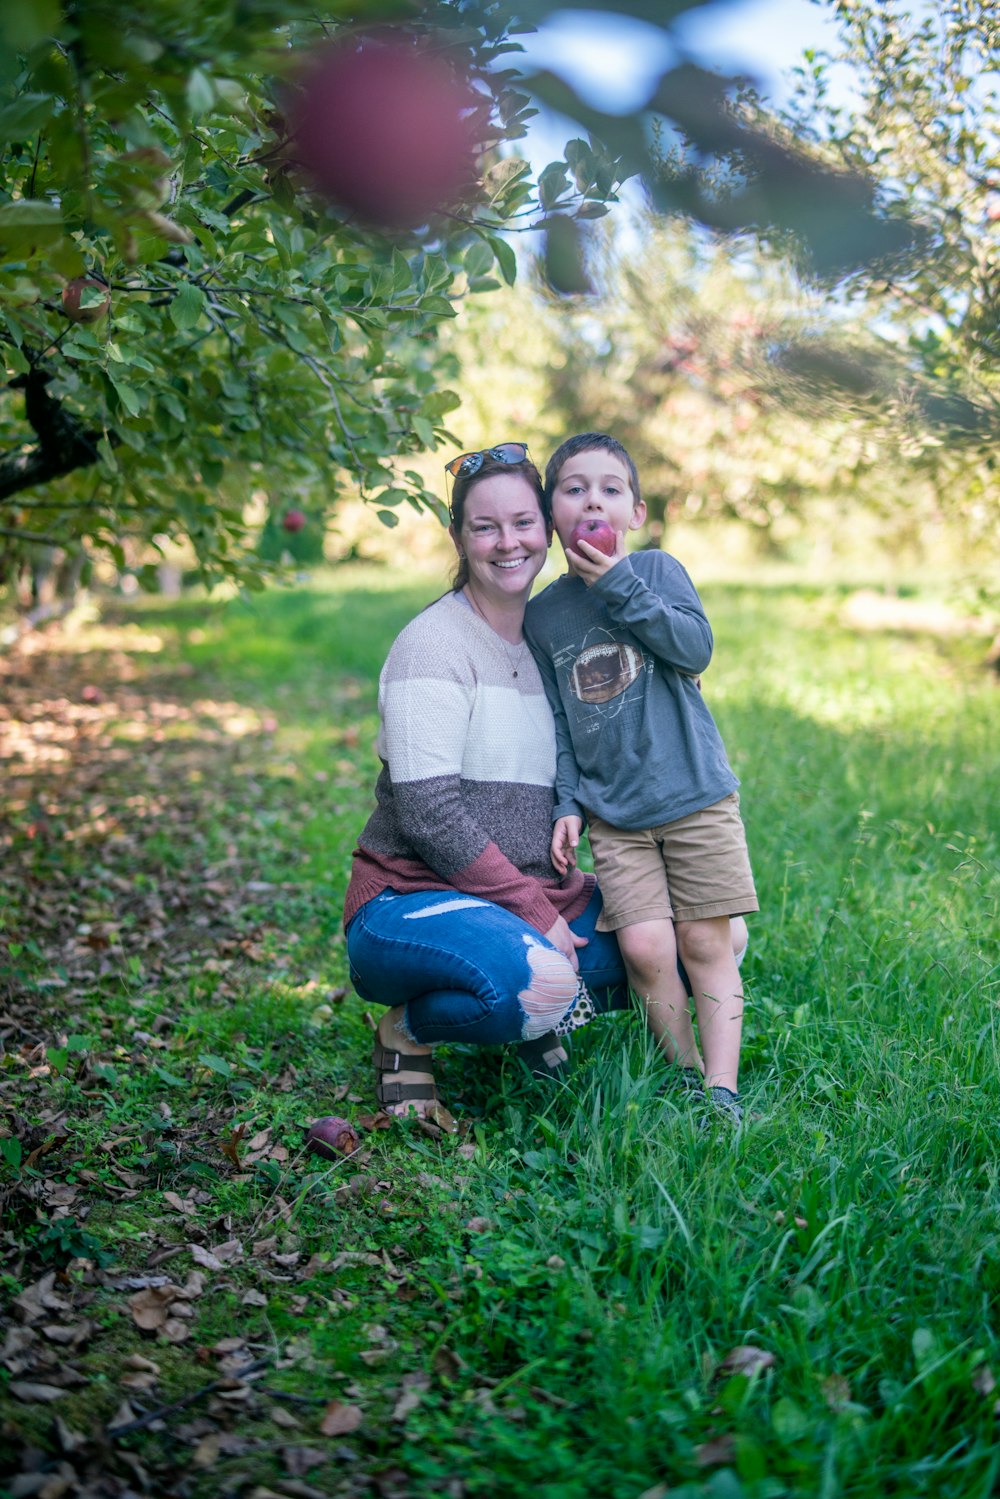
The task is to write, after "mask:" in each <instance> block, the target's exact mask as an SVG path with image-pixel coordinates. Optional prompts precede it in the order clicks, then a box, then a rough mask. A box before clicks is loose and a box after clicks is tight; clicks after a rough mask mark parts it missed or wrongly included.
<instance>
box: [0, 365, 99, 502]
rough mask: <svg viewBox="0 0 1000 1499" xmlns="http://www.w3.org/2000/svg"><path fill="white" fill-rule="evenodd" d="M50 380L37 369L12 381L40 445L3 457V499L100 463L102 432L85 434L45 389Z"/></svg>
mask: <svg viewBox="0 0 1000 1499" xmlns="http://www.w3.org/2000/svg"><path fill="white" fill-rule="evenodd" d="M51 378H52V377H51V376H50V375H47V374H46V373H45V372H44V371H43V370H40V369H37V368H36V369H32V370H29V372H28V373H27V374H26V375H18V376H17V377H16V378H15V379H13V380H12V381H11V382H10V385H11V388H12V389H14V388H20V389H22V390H23V391H24V410H25V415H26V416H27V418H28V421H29V422H30V424H31V426H32V427H33V428H34V431H35V434H36V436H37V437H38V445H37V447H34V448H29V449H28V451H27V452H17V453H9V454H8V455H7V456H6V457H5V458H0V500H2V499H5V498H6V497H7V496H8V495H11V494H18V493H19V492H20V491H21V490H22V489H33V488H34V487H35V485H37V484H48V483H50V482H51V480H53V479H61V478H62V477H63V475H64V474H71V473H73V472H74V470H75V469H78V468H88V467H89V466H90V464H92V463H96V462H97V459H98V452H97V444H98V442H99V440H100V437H101V433H100V432H87V431H85V430H84V428H83V426H82V425H81V423H80V422H79V420H78V419H77V417H75V416H73V415H72V414H71V413H70V412H68V411H65V410H64V409H63V407H62V406H61V405H60V403H59V402H58V401H57V400H56V399H55V398H54V397H53V396H50V395H49V393H48V391H47V390H46V388H45V387H46V386H47V385H48V383H49V381H50V379H51ZM109 440H113V438H112V439H109Z"/></svg>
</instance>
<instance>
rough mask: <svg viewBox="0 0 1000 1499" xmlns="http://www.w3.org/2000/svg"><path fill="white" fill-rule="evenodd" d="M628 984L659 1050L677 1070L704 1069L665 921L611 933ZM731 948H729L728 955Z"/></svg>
mask: <svg viewBox="0 0 1000 1499" xmlns="http://www.w3.org/2000/svg"><path fill="white" fill-rule="evenodd" d="M615 935H616V937H617V938H618V946H619V948H620V949H621V955H622V958H623V959H624V961H625V967H626V968H627V969H628V977H629V983H630V984H631V986H632V988H633V989H634V990H635V992H636V994H638V996H639V998H640V999H641V1000H642V1002H643V1005H644V1006H645V1010H646V1019H647V1021H648V1024H649V1028H650V1030H651V1031H652V1033H653V1035H654V1036H655V1037H656V1040H657V1042H658V1044H659V1047H660V1050H661V1051H662V1052H663V1054H664V1056H665V1057H666V1058H667V1060H668V1061H670V1062H677V1063H678V1064H679V1065H680V1066H681V1067H696V1068H697V1069H698V1071H699V1072H702V1071H703V1070H704V1065H703V1063H702V1060H701V1057H700V1055H699V1053H698V1043H697V1042H696V1041H695V1038H694V1026H693V1025H692V1023H691V1005H690V1001H689V999H688V996H687V994H686V993H685V991H684V984H683V982H682V981H681V976H680V974H679V973H678V972H677V942H676V938H675V936H674V924H673V922H672V921H669V920H656V921H637V922H636V923H635V924H634V925H632V926H625V927H619V929H618V931H617V932H616V933H615ZM731 955H732V949H731V948H730V956H731Z"/></svg>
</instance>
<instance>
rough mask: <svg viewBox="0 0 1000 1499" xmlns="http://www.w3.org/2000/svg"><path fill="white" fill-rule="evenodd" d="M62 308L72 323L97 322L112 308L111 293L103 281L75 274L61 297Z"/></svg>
mask: <svg viewBox="0 0 1000 1499" xmlns="http://www.w3.org/2000/svg"><path fill="white" fill-rule="evenodd" d="M60 300H61V302H62V310H63V312H64V313H65V314H66V316H67V317H68V318H69V320H70V322H72V323H96V322H99V321H100V319H101V318H102V317H106V316H107V314H108V312H109V311H110V310H111V293H110V292H109V291H108V288H107V287H106V286H105V285H104V284H103V282H101V281H92V280H91V279H90V277H89V276H74V277H73V279H72V281H67V282H66V285H65V286H64V287H63V289H62V295H61V298H60Z"/></svg>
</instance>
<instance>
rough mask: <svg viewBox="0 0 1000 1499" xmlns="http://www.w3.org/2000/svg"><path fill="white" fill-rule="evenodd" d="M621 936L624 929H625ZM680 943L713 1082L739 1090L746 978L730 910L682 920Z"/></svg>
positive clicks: (708, 1074)
mask: <svg viewBox="0 0 1000 1499" xmlns="http://www.w3.org/2000/svg"><path fill="white" fill-rule="evenodd" d="M619 936H621V933H619ZM677 946H678V949H679V951H680V955H681V962H682V963H683V964H684V967H685V969H686V970H687V975H688V978H689V979H690V980H691V988H692V990H693V992H694V1009H695V1014H696V1015H697V1017H698V1035H699V1036H700V1038H701V1044H702V1047H703V1048H704V1052H705V1083H706V1085H707V1086H708V1087H710V1088H711V1087H722V1088H728V1089H730V1091H731V1092H733V1093H735V1092H736V1091H737V1082H738V1078H739V1069H740V1042H741V1040H742V1037H743V983H742V980H741V979H740V970H739V969H738V968H737V966H736V959H735V957H734V955H733V938H732V933H731V930H730V922H729V917H728V916H709V917H705V918H704V919H703V920H701V921H679V922H678V923H677Z"/></svg>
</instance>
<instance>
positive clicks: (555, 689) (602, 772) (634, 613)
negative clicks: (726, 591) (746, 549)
mask: <svg viewBox="0 0 1000 1499" xmlns="http://www.w3.org/2000/svg"><path fill="white" fill-rule="evenodd" d="M525 635H526V637H527V640H528V643H529V644H530V646H531V649H532V652H533V653H534V656H535V659H536V661H537V662H538V667H539V671H540V672H541V676H542V681H543V682H544V684H545V691H546V693H547V694H548V698H549V702H550V703H551V704H552V711H553V713H554V715H555V720H556V749H557V763H556V807H555V811H554V813H553V816H554V817H556V818H558V817H566V816H571V815H577V816H580V815H584V814H585V813H587V812H591V813H596V814H597V815H598V816H599V817H602V818H603V819H604V820H605V822H609V823H611V824H612V826H613V827H619V828H625V829H634V828H651V827H656V826H657V825H658V824H660V823H664V822H675V821H676V820H677V819H678V818H679V817H686V816H688V814H689V813H691V812H697V811H699V810H700V809H701V808H702V807H708V806H711V805H712V803H713V802H717V801H721V800H722V798H723V797H724V796H728V795H729V793H730V792H731V791H735V790H736V788H737V786H738V785H739V781H738V780H737V778H736V776H735V775H734V774H733V771H732V769H731V767H730V765H729V762H728V760H727V759H726V751H725V747H724V746H723V743H722V738H721V736H720V734H719V731H718V729H717V728H716V726H715V721H714V719H713V718H712V715H711V713H710V712H709V710H708V707H707V705H706V703H705V700H704V698H703V697H702V695H701V692H700V691H699V690H698V687H697V685H696V683H695V680H694V679H695V677H696V676H698V675H699V673H701V672H702V671H704V669H705V667H706V666H707V665H708V663H709V661H710V660H711V657H712V630H711V627H710V625H709V623H708V619H707V618H706V616H705V611H704V609H703V608H702V606H701V600H700V599H699V598H698V594H697V593H696V591H695V587H694V584H693V583H692V582H691V579H690V578H689V577H688V575H687V573H686V572H685V571H684V568H683V567H682V566H681V564H680V563H679V562H678V561H677V560H676V558H674V557H670V556H668V555H667V554H666V553H665V552H654V551H645V552H635V553H633V554H632V555H631V556H630V557H625V558H623V559H622V560H621V561H620V562H618V563H616V564H615V566H614V567H612V568H611V569H610V570H609V571H608V572H606V573H605V574H604V575H603V577H601V578H600V579H599V580H598V581H597V582H596V583H594V584H593V585H592V586H591V587H590V588H588V587H587V585H586V584H585V583H584V582H583V581H582V579H580V578H575V577H571V576H569V575H566V576H565V577H562V578H559V579H557V580H556V582H555V583H551V584H550V585H549V587H548V588H546V589H544V590H543V592H542V593H540V594H539V595H538V597H537V598H534V599H532V600H531V602H530V603H529V605H528V610H527V615H526V617H525Z"/></svg>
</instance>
